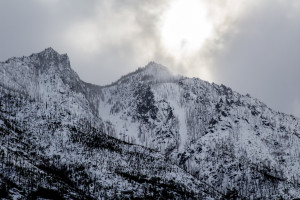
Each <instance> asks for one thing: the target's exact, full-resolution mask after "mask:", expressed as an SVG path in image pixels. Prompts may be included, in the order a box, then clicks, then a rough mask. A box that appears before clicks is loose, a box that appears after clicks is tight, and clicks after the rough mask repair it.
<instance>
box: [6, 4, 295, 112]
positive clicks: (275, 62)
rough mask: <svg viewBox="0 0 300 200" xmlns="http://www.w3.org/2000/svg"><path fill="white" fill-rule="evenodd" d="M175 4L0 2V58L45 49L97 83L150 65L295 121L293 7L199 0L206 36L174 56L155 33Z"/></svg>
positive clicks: (158, 31)
mask: <svg viewBox="0 0 300 200" xmlns="http://www.w3.org/2000/svg"><path fill="white" fill-rule="evenodd" d="M176 1H180V0H153V1H150V0H145V1H139V0H122V1H121V0H102V1H97V0H88V1H80V0H64V1H59V0H28V1H23V0H10V1H0V26H1V32H0V44H1V48H0V60H6V59H7V58H9V57H12V56H23V55H29V54H31V53H33V52H39V51H41V50H43V49H44V48H46V47H49V46H51V47H53V48H54V49H56V50H57V51H59V52H60V53H68V55H69V57H70V59H71V64H72V67H73V68H74V69H75V71H76V72H78V74H79V75H80V77H82V78H83V80H85V81H87V82H92V83H96V84H101V85H103V84H108V83H110V82H112V81H115V80H116V79H118V78H119V77H120V76H121V75H124V74H126V73H128V72H130V71H133V70H135V69H136V68H137V67H140V66H144V65H146V64H147V63H148V62H149V61H152V60H154V61H156V62H159V63H161V64H163V65H166V66H167V67H169V68H170V69H171V70H172V71H174V72H177V73H181V74H184V75H187V76H197V77H200V78H202V79H206V80H209V81H211V82H212V81H213V82H217V83H223V84H225V85H228V86H230V87H232V88H233V89H234V90H237V91H239V92H242V93H250V94H252V95H253V96H255V97H257V98H259V99H261V100H262V101H264V102H265V103H266V104H268V105H270V106H271V107H272V108H275V110H280V111H283V112H286V113H289V114H295V115H298V116H300V114H299V112H298V111H295V109H298V108H299V107H297V105H298V104H297V103H294V102H293V101H294V99H300V93H299V92H298V91H300V88H299V87H300V79H299V78H298V77H297V76H299V74H300V67H299V63H300V46H299V45H298V44H300V2H299V1H296V0H291V1H286V0H264V1H260V0H253V1H248V0H224V1H219V0H202V1H201V2H202V3H203V5H205V7H206V9H207V12H208V13H207V20H209V21H210V23H211V24H212V26H213V30H212V32H211V35H210V36H209V37H208V38H206V40H205V43H204V44H203V45H202V46H201V47H199V49H198V50H194V51H193V52H188V53H186V52H184V51H182V52H180V53H177V54H174V52H173V51H174V50H172V49H168V48H166V46H165V44H164V43H163V42H162V33H161V32H162V26H163V22H164V17H165V16H164V15H165V13H166V12H167V11H168V9H169V8H170V6H171V5H172V4H173V3H174V2H176ZM184 2H185V3H188V2H186V1H184ZM191 20H197V19H191ZM187 23H188V22H187Z"/></svg>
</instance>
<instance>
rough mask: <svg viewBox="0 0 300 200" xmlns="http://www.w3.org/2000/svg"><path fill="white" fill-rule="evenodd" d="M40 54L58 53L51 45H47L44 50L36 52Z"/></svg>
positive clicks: (56, 54)
mask: <svg viewBox="0 0 300 200" xmlns="http://www.w3.org/2000/svg"><path fill="white" fill-rule="evenodd" d="M38 54H40V55H52V56H53V55H55V56H58V55H60V54H59V53H58V52H57V51H55V50H54V49H53V48H52V47H48V48H46V49H45V50H44V51H41V52H40V53H38Z"/></svg>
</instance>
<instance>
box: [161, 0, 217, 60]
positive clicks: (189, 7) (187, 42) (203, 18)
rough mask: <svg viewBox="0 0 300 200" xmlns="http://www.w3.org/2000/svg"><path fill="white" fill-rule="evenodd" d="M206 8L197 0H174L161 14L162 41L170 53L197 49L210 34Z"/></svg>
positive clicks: (191, 51) (178, 53) (189, 51)
mask: <svg viewBox="0 0 300 200" xmlns="http://www.w3.org/2000/svg"><path fill="white" fill-rule="evenodd" d="M207 15H208V10H207V7H206V5H205V4H203V3H201V1H199V0H190V1H185V0H176V1H175V2H173V3H172V4H171V5H170V8H169V9H168V10H167V11H166V12H165V14H164V15H163V16H162V20H163V23H162V33H161V34H162V35H161V37H162V38H161V39H162V43H163V45H164V46H165V48H166V49H167V50H168V51H169V53H171V54H172V55H176V56H178V55H181V54H190V53H193V52H194V51H196V50H199V49H200V48H201V47H202V46H203V44H204V43H205V41H206V39H207V38H209V37H210V35H211V34H212V29H213V24H212V23H211V22H210V21H209V19H208V16H207Z"/></svg>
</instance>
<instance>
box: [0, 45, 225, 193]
mask: <svg viewBox="0 0 300 200" xmlns="http://www.w3.org/2000/svg"><path fill="white" fill-rule="evenodd" d="M0 77H1V79H0V82H1V84H0V138H1V140H0V143H1V145H0V160H1V162H0V163H1V164H0V198H1V199H12V198H13V199H39V198H44V199H101V198H104V199H121V198H122V199H124V198H131V199H132V198H136V199H145V198H158V199H159V198H163V199H186V198H191V199H196V198H198V199H199V198H210V197H214V198H216V197H221V196H222V194H221V193H219V192H218V191H216V190H214V188H212V187H211V186H209V185H207V184H205V183H204V182H202V181H200V180H197V179H196V178H194V177H193V176H192V175H190V174H188V173H186V171H185V170H183V169H181V168H179V167H178V166H176V165H174V164H172V163H171V162H169V161H168V160H167V159H166V158H165V157H164V156H163V155H161V154H160V153H159V152H157V151H153V150H151V149H148V148H145V147H142V146H137V145H132V144H128V143H125V142H122V141H120V140H118V139H115V138H113V137H111V136H109V135H107V133H110V134H111V133H113V132H114V130H113V127H112V125H111V123H109V122H107V123H106V122H103V121H102V119H101V118H99V117H98V116H97V112H98V111H97V110H96V109H95V108H96V106H97V105H96V102H97V101H98V97H99V94H100V93H101V91H100V92H99V88H100V87H98V86H94V85H91V84H87V83H84V82H82V81H81V80H80V79H79V78H78V76H77V74H76V73H75V72H73V70H72V69H71V68H70V64H69V60H68V57H67V56H66V55H60V54H58V53H57V52H55V51H54V50H53V49H51V48H48V49H46V50H45V51H43V52H41V53H38V54H33V55H31V56H29V57H23V58H13V59H9V60H8V61H6V62H4V63H0Z"/></svg>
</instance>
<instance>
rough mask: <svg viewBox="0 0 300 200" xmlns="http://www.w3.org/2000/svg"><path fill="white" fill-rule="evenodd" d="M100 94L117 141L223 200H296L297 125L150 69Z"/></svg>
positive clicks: (204, 85) (249, 101) (255, 103)
mask: <svg viewBox="0 0 300 200" xmlns="http://www.w3.org/2000/svg"><path fill="white" fill-rule="evenodd" d="M101 90H102V93H103V94H104V96H105V98H103V99H101V101H100V106H99V109H100V110H102V111H105V112H99V113H100V116H101V117H103V119H105V120H107V121H111V122H112V124H113V125H114V126H115V130H116V135H115V137H118V138H120V139H123V140H125V141H130V142H135V143H137V144H141V145H144V146H147V147H150V148H152V149H157V150H160V151H161V152H162V153H164V154H165V155H166V156H167V157H169V158H171V160H172V161H173V162H174V163H177V164H178V165H179V166H181V167H182V168H184V169H186V170H188V171H189V172H191V173H192V174H193V175H194V176H196V177H198V178H199V179H201V180H203V181H207V183H209V184H211V185H214V186H215V187H216V188H218V190H220V191H222V192H224V193H233V194H236V195H238V196H239V197H240V198H247V197H251V198H270V199H273V198H279V197H284V198H291V197H299V196H300V193H299V192H300V188H299V178H300V177H299V169H300V168H299V166H300V165H299V164H300V163H299V159H297V157H298V155H299V153H300V152H299V151H300V149H299V145H300V140H299V136H300V121H299V119H296V118H295V117H293V116H288V115H285V114H283V113H278V112H275V111H273V110H272V109H270V108H268V107H267V106H266V105H265V104H263V103H262V102H260V101H259V100H257V99H255V98H252V97H250V96H249V95H246V96H244V95H240V94H238V93H237V92H234V91H232V90H231V89H230V88H228V87H226V86H224V85H221V86H219V85H216V84H210V83H208V82H205V81H202V80H200V79H197V78H192V79H191V78H186V77H176V76H172V75H170V73H168V71H167V69H166V68H165V67H163V66H161V65H159V64H156V63H153V62H152V63H149V64H148V65H147V66H146V67H145V68H142V69H139V70H137V71H136V72H134V73H132V74H129V75H127V76H125V77H122V78H121V79H120V80H118V81H117V82H116V83H115V84H112V85H109V86H106V87H104V88H102V89H101Z"/></svg>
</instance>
